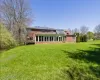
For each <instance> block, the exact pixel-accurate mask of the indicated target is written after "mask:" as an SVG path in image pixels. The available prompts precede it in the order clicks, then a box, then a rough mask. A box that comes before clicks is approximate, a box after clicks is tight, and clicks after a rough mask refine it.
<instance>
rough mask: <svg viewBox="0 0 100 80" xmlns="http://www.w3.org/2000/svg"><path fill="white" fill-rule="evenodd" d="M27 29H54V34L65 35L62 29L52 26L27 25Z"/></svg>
mask: <svg viewBox="0 0 100 80" xmlns="http://www.w3.org/2000/svg"><path fill="white" fill-rule="evenodd" d="M27 29H43V30H55V31H56V34H58V35H66V32H65V30H64V29H54V28H49V27H40V26H35V27H28V28H27Z"/></svg>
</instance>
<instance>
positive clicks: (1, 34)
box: [0, 23, 16, 49]
mask: <svg viewBox="0 0 100 80" xmlns="http://www.w3.org/2000/svg"><path fill="white" fill-rule="evenodd" d="M14 46H16V41H15V40H14V38H13V37H12V35H11V33H10V32H9V31H8V30H7V29H6V27H5V26H4V25H3V24H1V23H0V49H9V48H11V47H14Z"/></svg>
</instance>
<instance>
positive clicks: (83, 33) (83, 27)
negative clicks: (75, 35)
mask: <svg viewBox="0 0 100 80" xmlns="http://www.w3.org/2000/svg"><path fill="white" fill-rule="evenodd" d="M87 32H88V27H86V26H82V27H81V28H80V33H81V34H82V35H85V34H87Z"/></svg>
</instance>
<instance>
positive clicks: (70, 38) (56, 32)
mask: <svg viewBox="0 0 100 80" xmlns="http://www.w3.org/2000/svg"><path fill="white" fill-rule="evenodd" d="M66 42H76V36H75V35H71V33H70V32H69V31H66V30H63V29H53V28H47V27H34V28H27V39H26V43H34V44H41V43H66Z"/></svg>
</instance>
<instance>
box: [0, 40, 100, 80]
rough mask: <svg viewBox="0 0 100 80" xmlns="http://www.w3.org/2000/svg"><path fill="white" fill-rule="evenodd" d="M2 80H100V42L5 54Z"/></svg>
mask: <svg viewBox="0 0 100 80" xmlns="http://www.w3.org/2000/svg"><path fill="white" fill-rule="evenodd" d="M0 80H100V41H93V42H87V43H70V44H37V45H27V46H21V47H16V48H14V49H10V50H8V51H4V52H2V53H1V54H0Z"/></svg>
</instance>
